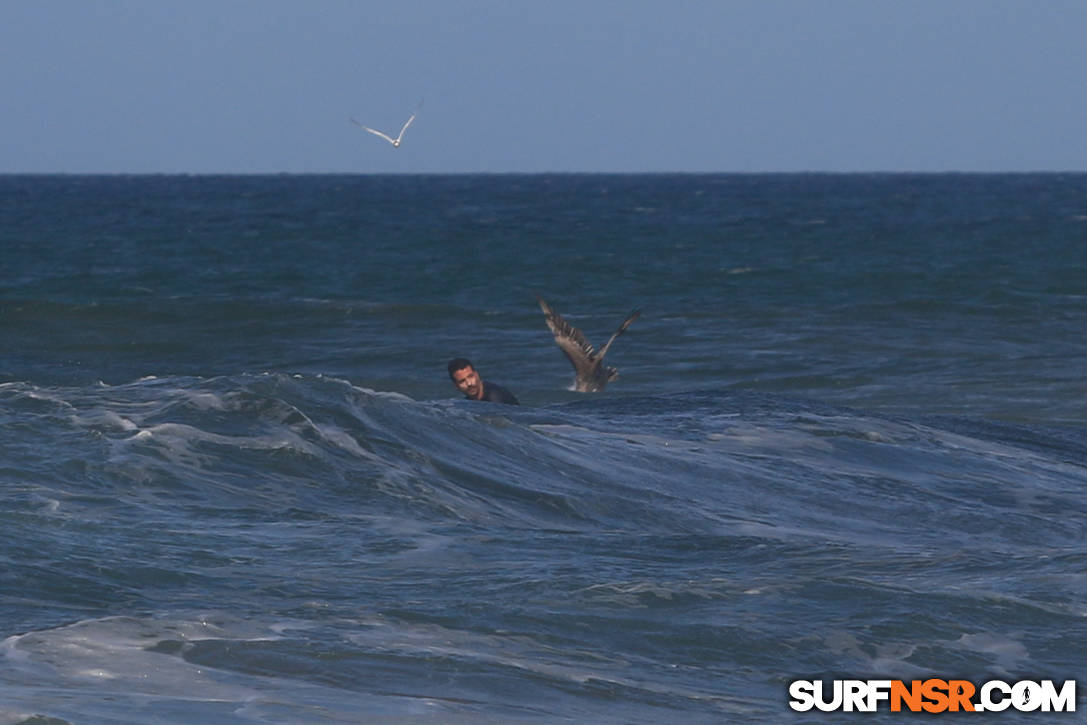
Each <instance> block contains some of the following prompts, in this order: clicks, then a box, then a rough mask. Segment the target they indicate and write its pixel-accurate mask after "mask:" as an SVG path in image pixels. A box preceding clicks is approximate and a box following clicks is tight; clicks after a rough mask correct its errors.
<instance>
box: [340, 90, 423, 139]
mask: <svg viewBox="0 0 1087 725" xmlns="http://www.w3.org/2000/svg"><path fill="white" fill-rule="evenodd" d="M422 105H423V104H422V102H421V101H420V103H419V107H417V108H416V109H415V113H413V114H411V118H409V119H408V120H407V121H406V122H405V123H404V125H403V126H402V127H401V129H400V133H398V134H397V135H396V138H393V137H392V136H389V135H388V134H384V133H382V132H381V131H378V130H376V129H373V128H370V127H369V126H363V125H362V124H361V123H359V122H358V121H356V120H355V118H354V117H352V118H351V123H353V124H355V125H356V126H358V127H359V128H361V129H363V130H364V131H369V132H370V133H372V134H374V135H375V136H380V137H381V138H383V139H385V140H386V141H388V142H389V143H391V144H392V145H393V148H400V142H401V141H402V140H403V138H404V132H405V131H407V130H408V126H410V125H411V122H412V121H414V120H415V116H416V114H418V113H419V108H421V107H422Z"/></svg>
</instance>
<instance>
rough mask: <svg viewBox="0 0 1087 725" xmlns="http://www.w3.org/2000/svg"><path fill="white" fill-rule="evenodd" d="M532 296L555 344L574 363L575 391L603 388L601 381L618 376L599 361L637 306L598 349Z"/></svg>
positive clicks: (621, 332)
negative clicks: (597, 350)
mask: <svg viewBox="0 0 1087 725" xmlns="http://www.w3.org/2000/svg"><path fill="white" fill-rule="evenodd" d="M536 299H537V301H539V303H540V309H541V310H543V313H544V317H545V318H546V320H547V326H548V327H549V328H551V332H552V333H553V334H554V335H555V344H556V345H558V346H559V349H560V350H562V352H563V354H564V355H566V358H567V359H568V360H569V361H570V364H571V365H573V366H574V372H575V373H576V375H577V377H576V378H575V380H574V390H576V391H578V392H579V393H597V392H600V391H601V390H603V389H604V386H605V385H607V384H608V383H610V382H611V381H612V380H615V379H616V378H617V377H619V371H618V370H616V369H615V368H613V367H609V366H607V365H604V364H603V360H604V355H606V354H607V352H608V348H610V347H611V344H612V343H613V342H615V338H617V337H619V336H620V335H622V334H623V333H624V332H626V329H627V328H628V327H630V323H632V322H634V320H636V319H638V315H640V314H641V311H640V310H634V311H633V312H631V313H630V314H629V315H627V318H626V319H625V320H623V324H621V325H619V329H618V330H616V331H615V332H614V333H613V334H612V336H611V337H610V338H609V339H608V341H607V342H606V343H604V347H602V348H600V352H596V351H595V350H594V349H593V346H592V345H591V344H590V343H589V341H588V340H586V339H585V336H584V335H583V334H581V330H579V329H577V328H576V327H574V326H573V325H571V324H570V323H569V322H567V321H566V320H564V319H562V317H561V316H560V315H559V313H558V312H555V310H554V309H552V307H551V305H549V304H547V301H546V300H544V298H543V297H540V296H539V295H536Z"/></svg>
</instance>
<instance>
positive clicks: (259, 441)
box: [0, 173, 1087, 725]
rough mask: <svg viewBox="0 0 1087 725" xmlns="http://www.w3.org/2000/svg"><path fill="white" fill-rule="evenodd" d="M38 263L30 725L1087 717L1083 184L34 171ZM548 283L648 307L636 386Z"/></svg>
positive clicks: (3, 203)
mask: <svg viewBox="0 0 1087 725" xmlns="http://www.w3.org/2000/svg"><path fill="white" fill-rule="evenodd" d="M0 250H2V255H3V256H2V258H0V346H2V350H3V353H2V354H0V424H2V427H3V434H2V436H0V725H13V724H15V723H23V724H26V725H84V724H88V723H139V724H141V725H142V724H144V723H170V724H172V723H195V722H199V723H210V724H213V725H217V724H220V723H221V724H235V723H238V724H240V723H371V722H372V723H423V722H426V723H432V722H433V723H603V724H605V725H610V724H619V723H623V724H633V725H639V724H644V725H650V724H653V725H656V724H658V723H661V722H684V723H688V724H690V725H694V724H701V723H724V722H763V723H794V722H805V723H830V722H835V721H840V720H841V719H842V718H845V719H847V720H848V719H859V720H864V721H865V722H898V721H901V720H903V719H906V720H909V719H910V718H909V717H904V715H903V714H902V713H897V712H891V711H890V710H889V708H888V706H887V703H883V706H882V707H881V708H880V709H879V711H878V712H877V713H875V714H871V715H848V714H845V713H841V712H838V713H831V712H822V711H820V710H818V709H813V710H809V711H807V712H801V711H797V710H794V708H793V707H792V706H791V702H792V700H793V696H792V694H791V690H790V687H791V683H793V682H794V681H797V680H809V681H815V680H819V681H822V682H824V683H825V684H826V685H827V687H828V688H829V687H830V683H831V682H832V681H834V680H846V679H853V680H869V679H889V680H899V679H901V680H903V681H906V682H910V681H913V680H927V679H930V678H936V679H944V680H948V679H962V680H966V681H968V682H971V683H976V684H978V685H979V686H980V685H981V684H982V683H986V682H989V681H993V680H1001V681H1004V682H1007V683H1016V682H1020V681H1042V680H1052V681H1055V682H1066V681H1070V680H1076V681H1078V682H1079V683H1080V691H1079V693H1078V699H1077V702H1076V704H1078V706H1079V707H1078V710H1077V712H1078V713H1079V714H1073V715H1067V714H1066V715H1049V716H1048V717H1050V718H1055V719H1057V720H1059V721H1061V722H1072V721H1076V718H1079V720H1078V721H1080V722H1082V721H1083V719H1082V718H1083V715H1082V712H1083V711H1084V710H1085V709H1087V699H1085V697H1084V694H1083V692H1084V688H1083V685H1084V684H1085V683H1087V667H1085V661H1087V657H1085V653H1087V341H1085V336H1084V330H1085V329H1087V175H1083V174H1056V173H1054V174H1017V175H1001V174H994V175H972V174H940V175H910V174H844V175H823V174H792V175H789V174H782V175H727V174H721V175H682V174H677V175H668V174H660V175H524V176H522V175H464V176H458V175H451V176H414V175H390V176H351V175H330V176H322V175H313V176H295V175H282V176H221V177H217V176H10V175H9V176H0ZM536 294H540V295H542V296H543V297H544V298H546V299H547V300H548V301H549V302H550V303H551V304H552V305H553V306H554V307H555V308H556V309H557V310H558V311H559V312H560V313H561V314H563V316H564V317H565V318H566V319H567V320H568V321H570V322H571V323H572V324H574V325H576V326H577V327H579V328H580V329H581V330H582V331H583V332H584V334H585V335H586V337H587V338H588V339H589V340H590V341H591V342H593V343H595V344H596V345H598V346H599V345H601V344H602V343H603V342H604V341H606V340H607V338H608V336H609V335H610V334H611V333H612V332H613V331H614V330H615V328H616V327H617V326H618V324H619V323H620V322H621V321H622V320H623V319H624V317H625V316H626V315H627V314H628V313H629V312H630V311H631V310H632V309H635V308H637V309H640V310H641V317H640V318H639V319H638V320H636V321H635V323H634V324H633V325H632V326H631V327H630V328H629V329H628V330H627V332H626V334H624V335H623V336H622V337H620V338H619V339H618V340H617V341H616V342H615V344H614V345H613V346H612V347H611V349H610V350H609V352H608V355H607V358H606V360H607V361H608V362H609V363H610V364H611V365H613V366H615V367H616V368H617V369H618V370H619V378H618V379H617V380H615V381H614V382H612V383H611V384H609V386H608V387H607V389H606V390H605V391H603V392H600V393H590V394H586V393H577V392H574V391H573V390H572V381H573V370H572V368H571V366H570V364H569V363H568V362H567V360H566V359H565V358H564V357H563V354H562V352H561V351H560V350H559V348H558V347H557V346H556V345H555V343H554V340H553V338H552V336H551V333H550V332H549V331H548V329H547V327H546V325H545V323H544V318H543V315H542V314H541V312H540V308H539V306H538V305H537V303H536V299H535V295H536ZM453 357H467V358H470V359H471V360H472V361H473V363H474V364H475V366H476V368H477V369H478V370H479V372H480V373H481V374H482V376H483V378H484V379H486V380H489V381H492V382H495V383H498V384H501V385H502V386H504V387H506V388H508V389H510V390H511V391H513V392H514V393H515V394H516V395H517V397H518V398H519V399H520V402H521V405H519V406H516V407H515V406H501V405H495V404H490V403H477V402H472V401H467V400H464V399H463V398H462V397H461V395H460V394H459V393H458V392H457V391H456V390H455V389H454V387H453V386H452V385H451V384H450V381H449V378H448V375H447V371H446V362H447V361H448V360H449V359H450V358H453ZM1005 704H1006V703H1005ZM949 717H952V718H953V719H954V718H955V716H954V715H949ZM989 717H990V718H993V719H996V720H1001V721H1006V722H1011V721H1017V720H1016V718H1020V719H1022V718H1027V719H1028V720H1030V721H1036V720H1040V719H1046V717H1047V716H1045V715H1044V714H1042V713H1035V714H1034V715H1033V716H1030V715H1026V714H1024V713H1022V712H1018V711H1013V710H1008V711H1005V712H1004V713H1003V714H995V715H990V716H989ZM967 719H969V718H967Z"/></svg>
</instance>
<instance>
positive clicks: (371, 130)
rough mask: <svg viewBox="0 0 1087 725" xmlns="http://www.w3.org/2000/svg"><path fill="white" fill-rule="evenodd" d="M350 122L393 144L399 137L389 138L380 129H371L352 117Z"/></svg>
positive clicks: (402, 133)
mask: <svg viewBox="0 0 1087 725" xmlns="http://www.w3.org/2000/svg"><path fill="white" fill-rule="evenodd" d="M351 123H353V124H355V125H356V126H358V127H359V128H361V129H362V130H363V131H369V132H370V133H372V134H374V135H375V136H380V137H381V138H383V139H385V140H386V141H388V142H389V143H391V144H393V145H394V146H395V145H396V142H397V141H398V140H399V139H394V138H390V137H389V136H386V135H385V134H383V133H382V132H381V131H377V130H375V129H372V128H370V127H369V126H363V125H362V124H361V123H359V122H358V121H356V120H355V119H353V118H352V119H351ZM409 123H410V121H409ZM404 128H407V126H405V127H404ZM400 135H401V136H403V135H404V132H403V131H401V132H400Z"/></svg>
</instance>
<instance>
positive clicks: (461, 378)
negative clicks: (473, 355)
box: [453, 365, 483, 400]
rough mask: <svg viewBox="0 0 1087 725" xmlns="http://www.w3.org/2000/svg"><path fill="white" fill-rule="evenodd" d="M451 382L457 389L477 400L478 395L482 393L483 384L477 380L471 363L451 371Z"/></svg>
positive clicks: (477, 375)
mask: <svg viewBox="0 0 1087 725" xmlns="http://www.w3.org/2000/svg"><path fill="white" fill-rule="evenodd" d="M453 384H454V385H456V386H457V390H459V391H461V392H462V393H464V394H465V395H467V396H468V397H469V398H475V399H476V400H479V396H480V395H482V394H483V385H482V383H480V381H479V374H478V373H476V370H475V368H473V367H472V366H471V365H469V366H468V367H463V368H461V369H460V370H454V371H453Z"/></svg>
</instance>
